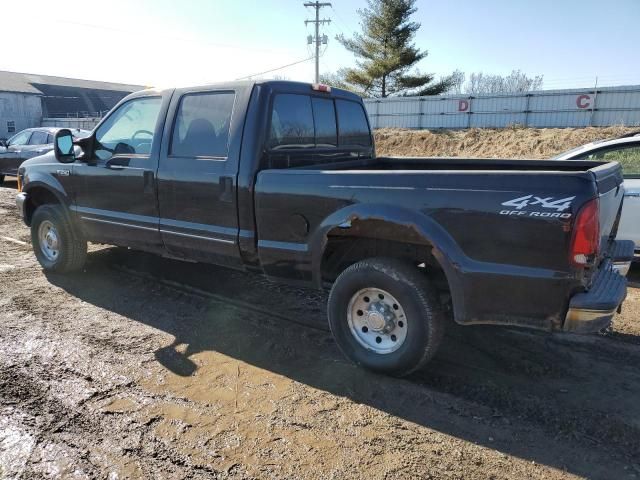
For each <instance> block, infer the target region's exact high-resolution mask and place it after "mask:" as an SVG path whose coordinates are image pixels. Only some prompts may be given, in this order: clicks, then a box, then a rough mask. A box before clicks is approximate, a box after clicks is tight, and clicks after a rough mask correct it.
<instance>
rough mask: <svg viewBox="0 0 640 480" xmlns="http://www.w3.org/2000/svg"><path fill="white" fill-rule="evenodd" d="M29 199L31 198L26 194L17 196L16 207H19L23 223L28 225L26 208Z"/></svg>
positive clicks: (22, 193)
mask: <svg viewBox="0 0 640 480" xmlns="http://www.w3.org/2000/svg"><path fill="white" fill-rule="evenodd" d="M28 198H29V195H27V194H26V193H24V192H20V193H19V194H18V195H16V207H18V211H19V212H20V215H21V216H22V221H23V222H24V223H27V212H26V210H25V206H26V204H27V199H28ZM27 225H28V224H27Z"/></svg>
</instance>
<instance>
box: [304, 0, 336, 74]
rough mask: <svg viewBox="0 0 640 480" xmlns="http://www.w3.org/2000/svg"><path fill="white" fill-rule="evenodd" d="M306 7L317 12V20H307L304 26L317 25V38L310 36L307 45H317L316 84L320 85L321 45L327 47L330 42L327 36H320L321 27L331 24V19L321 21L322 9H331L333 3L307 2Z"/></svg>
mask: <svg viewBox="0 0 640 480" xmlns="http://www.w3.org/2000/svg"><path fill="white" fill-rule="evenodd" d="M304 6H305V7H313V8H315V10H316V19H315V20H305V21H304V24H305V25H307V24H309V23H313V24H314V25H315V29H316V34H315V36H311V35H309V37H307V43H308V44H312V43H315V49H316V54H315V59H316V77H315V78H316V83H320V45H321V44H322V45H326V44H327V42H328V39H327V36H326V35H322V37H321V36H320V25H324V24H325V23H331V19H329V18H323V19H322V20H320V9H321V8H322V7H331V3H329V2H319V1H317V0H316V1H315V2H306V3H305V4H304Z"/></svg>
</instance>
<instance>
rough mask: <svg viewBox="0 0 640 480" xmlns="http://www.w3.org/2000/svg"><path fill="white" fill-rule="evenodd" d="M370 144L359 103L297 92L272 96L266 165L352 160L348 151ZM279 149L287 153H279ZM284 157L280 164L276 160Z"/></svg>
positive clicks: (365, 148)
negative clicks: (287, 152) (284, 161)
mask: <svg viewBox="0 0 640 480" xmlns="http://www.w3.org/2000/svg"><path fill="white" fill-rule="evenodd" d="M372 146H373V142H372V140H371V131H370V129H369V122H368V121H367V116H366V113H365V111H364V108H363V106H362V104H361V103H359V102H357V101H351V100H345V99H341V98H334V97H321V96H315V95H311V94H300V93H276V94H275V95H274V96H273V101H272V107H271V114H270V124H269V138H268V141H267V151H269V152H271V154H268V160H269V161H268V163H269V166H270V168H288V167H295V166H303V165H309V164H313V163H324V162H327V161H328V159H331V161H335V160H337V159H344V160H352V159H353V158H354V157H353V156H352V155H351V153H352V151H355V152H359V151H363V150H365V151H366V150H369V151H370V150H371V148H372ZM282 150H287V151H289V152H290V153H289V154H287V155H285V154H284V153H282V154H279V153H278V152H279V151H282ZM331 152H333V153H331ZM341 153H344V155H342V157H340V154H341ZM328 155H329V156H328ZM330 155H333V156H332V157H330ZM285 158H286V163H285V164H283V162H282V161H280V160H282V159H285Z"/></svg>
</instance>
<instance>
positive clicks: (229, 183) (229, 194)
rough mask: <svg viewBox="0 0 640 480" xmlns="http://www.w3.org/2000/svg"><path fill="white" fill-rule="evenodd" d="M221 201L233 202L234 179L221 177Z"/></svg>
mask: <svg viewBox="0 0 640 480" xmlns="http://www.w3.org/2000/svg"><path fill="white" fill-rule="evenodd" d="M220 201H221V202H228V203H231V202H232V201H233V178H232V177H220Z"/></svg>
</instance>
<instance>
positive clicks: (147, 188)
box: [142, 170, 155, 193]
mask: <svg viewBox="0 0 640 480" xmlns="http://www.w3.org/2000/svg"><path fill="white" fill-rule="evenodd" d="M142 178H143V179H144V193H153V190H154V186H155V183H154V181H153V180H154V175H153V172H152V171H151V170H145V171H144V173H143V174H142Z"/></svg>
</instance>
